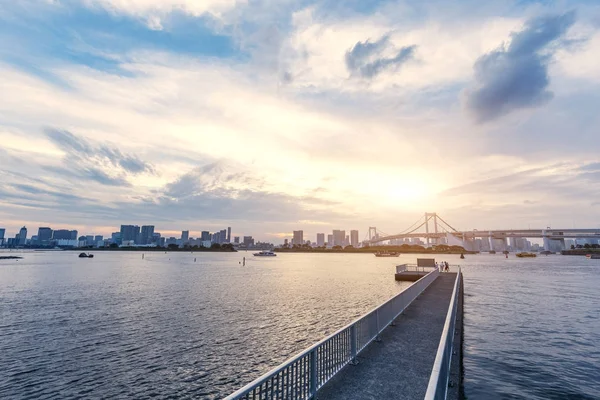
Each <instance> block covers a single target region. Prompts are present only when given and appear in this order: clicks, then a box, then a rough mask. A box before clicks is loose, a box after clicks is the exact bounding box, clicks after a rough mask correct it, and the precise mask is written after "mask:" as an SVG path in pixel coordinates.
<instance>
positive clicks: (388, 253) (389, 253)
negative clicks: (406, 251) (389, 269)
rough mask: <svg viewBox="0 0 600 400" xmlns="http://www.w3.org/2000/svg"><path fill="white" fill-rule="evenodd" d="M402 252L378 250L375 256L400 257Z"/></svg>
mask: <svg viewBox="0 0 600 400" xmlns="http://www.w3.org/2000/svg"><path fill="white" fill-rule="evenodd" d="M399 256H400V253H396V252H395V251H378V252H377V253H375V257H399Z"/></svg>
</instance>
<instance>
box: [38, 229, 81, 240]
mask: <svg viewBox="0 0 600 400" xmlns="http://www.w3.org/2000/svg"><path fill="white" fill-rule="evenodd" d="M38 236H39V234H38ZM52 239H54V240H77V231H70V230H68V229H57V230H55V231H54V232H52Z"/></svg>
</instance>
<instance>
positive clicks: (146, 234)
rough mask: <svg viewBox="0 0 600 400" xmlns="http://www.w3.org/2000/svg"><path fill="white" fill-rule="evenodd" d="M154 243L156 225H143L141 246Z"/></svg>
mask: <svg viewBox="0 0 600 400" xmlns="http://www.w3.org/2000/svg"><path fill="white" fill-rule="evenodd" d="M152 242H154V225H143V226H142V230H141V231H140V244H152Z"/></svg>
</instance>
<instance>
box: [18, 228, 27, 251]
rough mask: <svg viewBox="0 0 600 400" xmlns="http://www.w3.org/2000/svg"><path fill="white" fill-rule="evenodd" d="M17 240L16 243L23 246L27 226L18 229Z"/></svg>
mask: <svg viewBox="0 0 600 400" xmlns="http://www.w3.org/2000/svg"><path fill="white" fill-rule="evenodd" d="M18 235H19V242H18V243H17V245H19V246H25V243H27V228H26V227H22V228H21V230H20V231H19V234H18ZM15 239H16V237H15Z"/></svg>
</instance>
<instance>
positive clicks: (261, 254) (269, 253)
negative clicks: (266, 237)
mask: <svg viewBox="0 0 600 400" xmlns="http://www.w3.org/2000/svg"><path fill="white" fill-rule="evenodd" d="M253 255H254V256H256V257H277V254H275V253H273V252H272V251H259V252H258V253H254V254H253Z"/></svg>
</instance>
